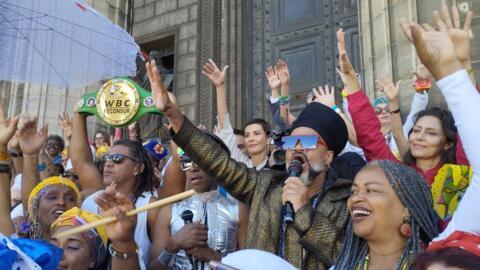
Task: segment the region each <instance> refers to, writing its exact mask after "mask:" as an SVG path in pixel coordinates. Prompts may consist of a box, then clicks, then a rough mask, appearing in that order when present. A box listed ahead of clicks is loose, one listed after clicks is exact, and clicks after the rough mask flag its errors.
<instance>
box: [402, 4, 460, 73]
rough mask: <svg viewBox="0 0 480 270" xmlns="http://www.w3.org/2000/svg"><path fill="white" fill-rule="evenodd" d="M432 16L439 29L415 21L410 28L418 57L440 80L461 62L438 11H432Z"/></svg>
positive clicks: (458, 67) (458, 66)
mask: <svg viewBox="0 0 480 270" xmlns="http://www.w3.org/2000/svg"><path fill="white" fill-rule="evenodd" d="M433 18H434V20H435V23H436V24H437V28H438V29H439V30H435V29H434V28H433V27H431V26H429V25H428V24H423V25H422V26H423V27H422V26H420V25H418V24H417V23H411V24H410V30H411V32H412V39H413V45H414V46H415V49H416V50H417V54H418V57H419V58H420V60H421V61H422V63H423V64H424V65H425V67H426V68H427V69H428V70H430V72H431V73H432V75H433V76H434V77H435V78H436V79H437V80H440V79H442V78H443V77H445V76H448V75H449V74H452V73H454V72H455V71H457V70H460V69H461V64H460V61H459V60H458V58H457V55H456V51H455V45H454V44H453V41H452V39H451V37H450V35H449V33H448V27H447V25H446V24H445V23H444V22H443V21H442V19H441V18H440V15H439V13H438V11H434V12H433Z"/></svg>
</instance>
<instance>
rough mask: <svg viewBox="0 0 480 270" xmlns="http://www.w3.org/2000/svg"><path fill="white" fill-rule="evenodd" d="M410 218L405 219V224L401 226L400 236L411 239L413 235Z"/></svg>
mask: <svg viewBox="0 0 480 270" xmlns="http://www.w3.org/2000/svg"><path fill="white" fill-rule="evenodd" d="M410 222H411V219H410V216H408V217H405V218H403V224H402V225H400V234H401V235H402V236H403V237H405V238H409V237H410V235H411V233H412V228H411V226H410Z"/></svg>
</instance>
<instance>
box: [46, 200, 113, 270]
mask: <svg viewBox="0 0 480 270" xmlns="http://www.w3.org/2000/svg"><path fill="white" fill-rule="evenodd" d="M100 219H101V217H100V216H99V215H96V214H94V213H92V212H89V211H84V210H82V209H80V208H78V207H73V208H70V209H69V210H68V211H66V212H65V213H63V214H62V215H61V216H59V217H58V218H57V220H55V222H53V224H52V226H51V227H50V231H51V232H52V234H53V233H54V232H55V230H56V229H58V228H60V227H65V226H73V227H75V226H80V225H83V224H87V223H91V222H95V221H97V220H100ZM81 235H82V237H83V238H85V240H87V242H88V243H89V245H90V247H91V255H92V258H93V259H94V261H95V267H96V268H98V266H99V265H100V264H102V262H103V260H104V259H105V255H106V254H107V244H108V236H107V231H106V230H105V226H103V225H102V226H98V227H96V228H93V229H90V230H88V231H86V232H83V233H81Z"/></svg>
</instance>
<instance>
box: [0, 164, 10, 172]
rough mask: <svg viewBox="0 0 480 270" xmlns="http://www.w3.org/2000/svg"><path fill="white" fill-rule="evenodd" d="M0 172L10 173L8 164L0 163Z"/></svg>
mask: <svg viewBox="0 0 480 270" xmlns="http://www.w3.org/2000/svg"><path fill="white" fill-rule="evenodd" d="M0 173H10V165H7V164H0Z"/></svg>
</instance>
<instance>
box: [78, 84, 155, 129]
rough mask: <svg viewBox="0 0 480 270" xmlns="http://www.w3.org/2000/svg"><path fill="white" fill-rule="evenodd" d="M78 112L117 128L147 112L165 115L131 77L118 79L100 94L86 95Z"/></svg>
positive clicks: (101, 90) (106, 86) (98, 92)
mask: <svg viewBox="0 0 480 270" xmlns="http://www.w3.org/2000/svg"><path fill="white" fill-rule="evenodd" d="M78 111H79V112H82V113H88V114H93V115H96V116H98V117H99V118H100V119H102V120H103V121H104V122H105V123H107V124H108V125H110V126H113V127H124V126H128V125H130V124H131V123H133V122H135V121H137V120H138V119H140V118H141V117H142V116H143V115H145V114H147V113H155V114H162V113H161V112H160V111H158V110H157V108H156V107H155V104H154V102H153V98H152V94H151V93H150V92H148V91H147V90H145V89H143V88H142V87H141V86H140V85H138V84H137V83H136V82H135V81H133V80H131V79H129V78H123V77H121V78H114V79H111V80H109V81H107V82H106V83H105V84H103V85H102V87H101V88H100V89H99V90H98V91H96V92H91V93H87V94H85V95H83V96H82V97H81V99H80V101H79V102H78Z"/></svg>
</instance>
